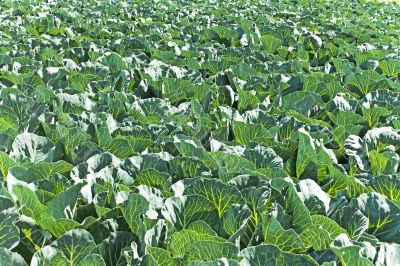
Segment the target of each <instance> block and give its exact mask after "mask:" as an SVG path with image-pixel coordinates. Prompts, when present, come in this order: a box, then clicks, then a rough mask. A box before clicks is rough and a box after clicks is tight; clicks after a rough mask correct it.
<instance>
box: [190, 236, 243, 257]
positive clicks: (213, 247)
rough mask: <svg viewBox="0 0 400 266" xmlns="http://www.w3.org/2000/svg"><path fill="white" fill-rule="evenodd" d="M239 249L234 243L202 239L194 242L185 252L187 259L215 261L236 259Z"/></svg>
mask: <svg viewBox="0 0 400 266" xmlns="http://www.w3.org/2000/svg"><path fill="white" fill-rule="evenodd" d="M238 252H239V249H238V248H237V247H236V246H235V245H234V244H232V243H228V242H217V241H212V240H200V241H196V242H194V243H193V244H192V245H191V246H190V247H189V248H188V249H187V250H186V253H185V257H184V258H185V259H186V260H187V261H196V260H204V261H213V260H216V259H220V258H227V259H236V257H237V254H238Z"/></svg>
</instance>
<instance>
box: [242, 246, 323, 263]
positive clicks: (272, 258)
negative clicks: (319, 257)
mask: <svg viewBox="0 0 400 266" xmlns="http://www.w3.org/2000/svg"><path fill="white" fill-rule="evenodd" d="M239 256H240V257H243V259H242V261H241V265H251V266H259V265H304V266H317V265H318V264H317V263H316V262H315V261H314V260H313V259H312V258H311V257H310V256H307V255H303V254H295V253H290V252H284V251H282V250H280V249H279V248H278V247H277V246H274V245H264V244H261V245H258V246H252V247H248V248H245V249H243V250H242V251H241V252H240V253H239Z"/></svg>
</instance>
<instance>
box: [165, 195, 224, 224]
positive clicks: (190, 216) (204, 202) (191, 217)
mask: <svg viewBox="0 0 400 266" xmlns="http://www.w3.org/2000/svg"><path fill="white" fill-rule="evenodd" d="M161 213H162V215H163V216H164V218H165V219H166V220H167V221H169V222H171V223H172V224H173V225H174V227H175V228H176V229H177V230H181V229H184V228H187V227H188V226H189V225H190V224H191V223H193V222H196V221H200V220H204V221H206V222H208V224H210V225H211V224H213V223H215V221H216V220H218V214H217V210H216V208H215V206H214V204H213V203H212V202H211V201H210V200H208V199H207V198H205V197H203V196H200V195H188V196H181V197H171V198H168V199H167V200H166V201H165V204H164V207H163V208H162V210H161Z"/></svg>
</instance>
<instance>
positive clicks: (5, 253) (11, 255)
mask: <svg viewBox="0 0 400 266" xmlns="http://www.w3.org/2000/svg"><path fill="white" fill-rule="evenodd" d="M0 262H2V263H4V262H5V263H7V264H8V265H13V266H28V264H27V263H26V262H25V260H24V259H23V258H22V257H21V255H19V254H18V253H16V252H11V251H10V250H9V249H8V248H4V247H0ZM31 265H34V264H31Z"/></svg>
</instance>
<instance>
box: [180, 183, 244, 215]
mask: <svg viewBox="0 0 400 266" xmlns="http://www.w3.org/2000/svg"><path fill="white" fill-rule="evenodd" d="M185 194H187V195H199V196H203V197H205V198H206V199H208V200H209V201H211V202H212V204H213V205H214V207H215V209H216V210H217V212H218V216H219V217H220V218H221V217H222V215H223V213H224V211H225V210H226V209H227V208H229V206H231V205H232V204H241V203H244V198H243V197H242V196H241V194H240V192H239V190H238V189H237V188H235V187H233V186H229V185H226V184H223V183H222V182H221V181H219V180H217V179H208V178H207V179H206V178H202V179H198V180H196V181H194V182H193V183H191V184H190V186H188V187H187V188H186V190H185Z"/></svg>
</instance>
